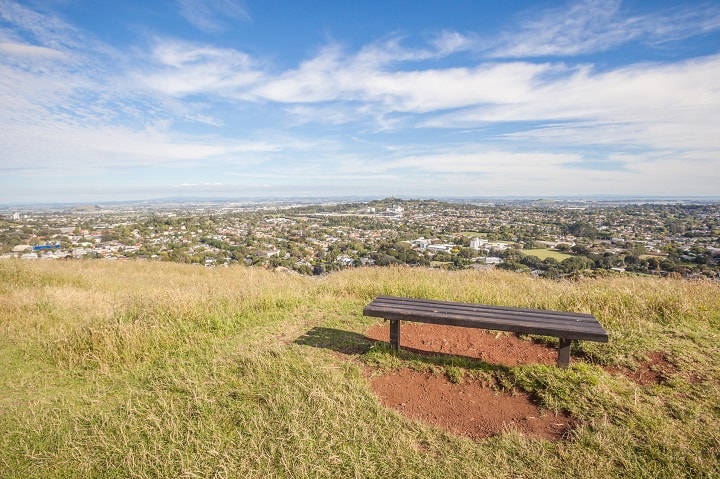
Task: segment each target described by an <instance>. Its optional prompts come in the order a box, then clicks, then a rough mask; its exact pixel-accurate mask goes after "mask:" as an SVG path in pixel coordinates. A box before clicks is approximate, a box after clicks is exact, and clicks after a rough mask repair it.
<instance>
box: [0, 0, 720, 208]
mask: <svg viewBox="0 0 720 479" xmlns="http://www.w3.org/2000/svg"><path fill="white" fill-rule="evenodd" d="M507 3H508V4H505V2H490V1H456V2H417V1H414V2H411V1H392V2H374V1H373V2H308V1H297V2H279V1H276V0H263V1H256V0H247V1H244V2H238V1H233V0H218V1H210V0H204V1H203V0H201V1H192V0H178V1H175V2H149V3H148V2H142V1H134V0H133V1H130V0H129V1H123V2H103V3H102V4H98V3H97V2H90V1H84V0H71V1H25V2H13V1H9V0H0V102H2V105H3V107H2V108H1V109H0V204H3V203H4V204H12V203H27V202H102V201H125V200H142V199H153V198H165V197H193V198H229V197H238V198H253V197H303V196H305V197H323V196H339V195H357V196H373V195H375V196H378V197H381V196H391V195H398V196H416V197H431V196H435V197H452V196H476V197H477V196H482V197H488V196H523V197H527V196H539V197H548V196H563V195H565V196H586V195H624V196H663V197H673V196H714V197H717V196H718V192H719V191H720V190H718V187H717V185H718V184H720V168H718V166H720V158H719V156H718V152H719V151H720V134H718V132H720V114H719V113H720V88H718V78H720V5H718V4H717V3H715V2H702V1H700V2H698V1H686V2H671V1H625V2H622V1H592V0H588V1H570V2H565V1H541V2H529V1H523V2H511V3H510V2H507Z"/></svg>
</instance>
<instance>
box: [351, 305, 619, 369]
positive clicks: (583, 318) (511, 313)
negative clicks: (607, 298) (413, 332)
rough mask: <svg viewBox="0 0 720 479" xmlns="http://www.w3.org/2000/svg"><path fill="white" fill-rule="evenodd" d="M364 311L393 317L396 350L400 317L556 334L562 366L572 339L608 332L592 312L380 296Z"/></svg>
mask: <svg viewBox="0 0 720 479" xmlns="http://www.w3.org/2000/svg"><path fill="white" fill-rule="evenodd" d="M363 315H365V316H372V317H376V318H384V319H387V320H389V321H390V344H391V346H392V347H393V348H394V349H395V350H396V351H397V350H398V349H399V348H400V321H401V320H402V321H414V322H419V323H432V324H444V325H450V326H461V327H465V328H480V329H491V330H500V331H511V332H514V333H524V334H539V335H543V336H555V337H556V338H558V339H559V340H560V346H559V347H558V359H557V365H558V366H559V367H567V366H568V365H569V364H570V345H571V343H572V340H585V341H597V342H601V343H607V342H608V334H607V332H606V331H605V330H604V329H603V327H602V326H601V325H600V323H599V322H598V320H597V319H596V318H595V316H593V315H592V314H582V313H565V312H560V311H548V310H543V309H527V308H509V307H504V306H486V305H482V304H469V303H453V302H449V301H431V300H424V299H412V298H398V297H395V296H378V297H377V298H375V299H374V300H373V301H372V302H371V303H370V304H368V305H367V306H365V309H364V310H363Z"/></svg>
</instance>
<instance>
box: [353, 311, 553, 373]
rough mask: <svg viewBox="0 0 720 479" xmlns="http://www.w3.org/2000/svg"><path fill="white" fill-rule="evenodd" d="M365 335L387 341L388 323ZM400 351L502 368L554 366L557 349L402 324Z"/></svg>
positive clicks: (509, 336) (467, 330)
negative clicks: (435, 355) (483, 363)
mask: <svg viewBox="0 0 720 479" xmlns="http://www.w3.org/2000/svg"><path fill="white" fill-rule="evenodd" d="M365 335H366V336H367V337H368V338H370V339H374V340H376V341H388V338H389V337H390V323H389V322H387V321H385V322H383V323H379V324H376V325H374V326H373V327H371V328H370V329H369V330H368V331H367V333H365ZM400 347H401V348H403V349H408V350H411V351H415V352H420V353H432V354H452V355H455V356H465V357H469V358H473V359H479V360H481V361H485V362H486V363H491V364H500V365H503V366H518V365H520V364H547V365H553V364H555V363H556V362H557V349H555V348H550V347H548V346H546V345H543V344H538V343H533V342H532V341H529V340H525V339H520V338H518V337H517V336H516V335H514V334H506V333H499V334H498V333H496V332H488V331H485V330H482V329H470V328H457V327H454V326H444V325H440V324H425V323H402V325H401V326H400Z"/></svg>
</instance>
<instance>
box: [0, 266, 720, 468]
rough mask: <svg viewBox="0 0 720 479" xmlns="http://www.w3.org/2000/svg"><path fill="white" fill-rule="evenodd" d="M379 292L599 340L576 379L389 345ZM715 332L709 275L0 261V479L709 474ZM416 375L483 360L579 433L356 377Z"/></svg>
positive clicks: (717, 298)
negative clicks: (456, 416)
mask: <svg viewBox="0 0 720 479" xmlns="http://www.w3.org/2000/svg"><path fill="white" fill-rule="evenodd" d="M378 294H392V295H403V296H414V297H423V298H437V299H446V300H455V301H468V302H478V303H486V304H498V305H509V306H521V307H533V308H546V309H556V310H568V311H580V312H590V313H593V314H595V315H596V316H597V318H598V319H599V320H600V322H601V323H602V324H603V326H604V327H605V328H606V329H607V330H608V332H609V333H610V338H611V339H610V343H609V344H598V343H589V342H583V343H580V344H579V345H578V347H577V348H575V349H574V350H573V356H574V357H575V358H578V359H576V360H574V362H573V364H572V366H571V367H570V368H569V369H567V370H561V369H557V368H555V367H548V366H543V365H539V364H538V365H532V364H531V365H525V366H517V367H504V366H502V365H495V366H488V365H484V364H477V362H475V363H473V362H467V361H465V362H460V361H454V360H452V358H450V359H447V358H446V361H445V362H443V361H439V360H436V359H431V358H423V357H418V356H416V355H415V356H413V355H409V354H401V355H400V356H399V357H396V356H394V355H393V354H392V353H390V352H389V351H388V349H387V348H386V347H384V346H383V344H381V343H377V344H374V343H372V342H371V341H370V340H369V339H367V338H366V337H365V336H364V333H365V332H366V331H367V330H368V328H370V327H371V326H372V325H373V324H375V323H377V321H375V320H373V319H372V318H365V317H363V316H362V308H363V306H364V305H365V304H366V303H367V302H369V301H370V300H371V299H372V298H373V297H374V296H376V295H378ZM313 331H314V332H316V333H317V332H318V331H322V332H323V335H318V334H315V335H314V336H313V335H311V336H313V340H312V341H309V340H307V338H308V333H310V332H313ZM303 338H306V339H303ZM538 339H539V340H541V341H544V340H545V339H542V338H538ZM547 341H550V342H551V341H553V340H552V339H547ZM719 344H720V286H719V285H718V284H717V283H708V282H686V281H677V280H663V279H656V278H634V277H629V276H613V277H609V278H600V279H587V280H580V281H576V282H553V281H548V280H539V279H533V278H531V277H529V276H525V275H519V274H514V273H508V272H501V271H493V272H484V273H480V272H470V271H462V272H447V271H440V270H429V269H411V268H373V269H354V270H348V271H344V272H340V273H335V274H332V275H329V276H326V277H322V278H309V277H300V276H294V275H288V274H284V273H275V272H270V271H266V270H263V269H257V268H244V267H237V268H218V269H204V268H200V267H194V266H187V265H179V264H169V263H157V262H123V263H116V262H101V261H83V262H39V261H35V262H29V263H23V262H16V261H0V477H18V478H20V477H22V478H27V477H43V478H50V477H238V478H241V477H242V478H244V477H443V478H448V477H458V478H460V477H548V476H553V477H588V476H592V477H618V476H624V477H718V476H720V464H719V462H718V461H719V460H718V457H719V456H720V347H719V346H718V345H719ZM339 351H340V352H342V353H341V354H339V353H338V352H339ZM658 355H661V356H662V364H661V365H656V366H655V368H656V370H654V371H653V374H654V377H656V378H658V380H657V381H653V382H650V383H646V382H642V381H636V380H634V378H635V376H634V373H636V372H638V371H640V369H641V367H642V364H644V362H645V361H646V360H647V359H648V358H652V357H657V356H658ZM418 364H420V366H418ZM406 366H407V367H416V368H417V367H427V368H429V370H432V371H435V372H437V373H439V374H442V373H443V371H444V370H445V369H447V368H450V367H452V368H460V369H466V370H467V377H473V371H476V372H477V371H479V372H477V374H485V376H484V377H485V380H489V381H491V382H492V385H493V387H495V388H496V389H497V390H505V391H510V392H518V393H527V394H529V395H530V397H532V398H533V399H534V400H535V401H536V403H537V404H538V405H539V406H541V407H542V408H543V409H544V410H545V411H548V413H552V412H563V413H566V414H569V415H571V416H572V417H573V418H574V420H575V426H574V427H573V429H572V430H571V431H570V432H569V433H568V435H567V437H566V438H565V439H564V440H562V441H558V442H548V441H544V440H541V439H530V438H526V437H524V436H523V435H522V434H520V433H518V432H517V431H512V430H508V431H506V432H504V433H502V434H499V435H496V436H493V437H490V438H486V439H482V440H478V441H473V440H471V439H467V438H464V437H457V436H454V435H452V434H450V433H448V432H446V431H443V430H442V429H438V428H436V427H433V426H430V425H428V424H425V423H423V422H419V421H413V420H410V419H407V418H405V417H403V416H401V415H399V414H398V413H396V412H395V411H393V410H390V409H387V408H385V407H383V406H382V405H381V403H380V401H379V400H378V399H377V398H376V397H375V396H374V394H373V393H372V390H371V388H370V387H369V384H368V380H367V379H366V377H365V371H366V370H367V369H368V368H381V369H382V368H397V367H406ZM444 368H445V369H444ZM657 368H660V369H657Z"/></svg>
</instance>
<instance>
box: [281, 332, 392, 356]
mask: <svg viewBox="0 0 720 479" xmlns="http://www.w3.org/2000/svg"><path fill="white" fill-rule="evenodd" d="M377 342H378V341H376V340H374V339H370V338H368V337H367V336H363V335H362V334H359V333H353V332H352V331H344V330H342V329H334V328H322V327H315V328H312V329H311V330H309V331H307V332H306V333H305V334H303V335H302V336H300V337H298V338H297V339H296V340H295V341H294V343H295V344H300V345H302V346H312V347H314V348H322V349H329V350H331V351H335V352H337V353H342V354H365V353H367V352H368V351H370V348H372V345H373V344H375V343H377Z"/></svg>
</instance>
